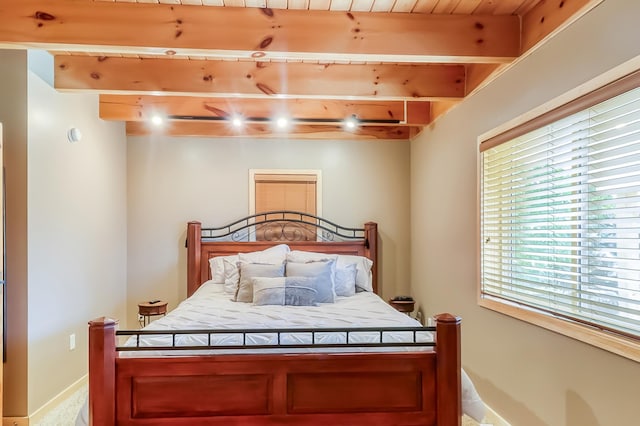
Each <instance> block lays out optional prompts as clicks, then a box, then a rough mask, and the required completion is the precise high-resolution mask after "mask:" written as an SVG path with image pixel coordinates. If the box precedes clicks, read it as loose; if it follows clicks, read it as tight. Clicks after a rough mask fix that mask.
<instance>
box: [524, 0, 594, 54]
mask: <svg viewBox="0 0 640 426" xmlns="http://www.w3.org/2000/svg"><path fill="white" fill-rule="evenodd" d="M602 1H603V0H571V1H568V0H548V1H541V2H539V3H538V4H537V5H536V6H535V7H533V9H531V10H530V11H529V12H528V13H527V14H526V15H524V16H523V18H522V53H524V52H526V51H528V50H529V49H531V48H533V47H534V46H536V45H538V43H540V42H541V41H542V40H544V39H545V38H547V37H550V36H553V34H557V33H558V32H560V31H562V30H563V29H564V28H566V27H567V26H569V25H570V24H572V23H573V22H575V21H576V20H578V19H579V18H580V17H582V16H583V15H584V14H585V13H587V12H588V11H590V10H591V9H593V8H594V7H596V6H597V5H598V4H600V3H602Z"/></svg>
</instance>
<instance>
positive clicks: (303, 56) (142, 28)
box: [0, 0, 520, 63]
mask: <svg viewBox="0 0 640 426" xmlns="http://www.w3.org/2000/svg"><path fill="white" fill-rule="evenodd" d="M11 45H13V46H18V47H39V48H45V49H48V50H78V51H90V52H104V53H109V52H111V53H115V52H121V53H122V52H125V53H137V54H165V53H166V54H172V55H191V56H194V55H199V56H209V57H218V58H225V57H228V58H256V57H264V58H267V59H293V60H325V61H327V60H329V61H336V60H337V61H378V62H393V63H397V62H438V63H443V62H458V63H463V62H465V63H468V62H509V61H511V60H512V59H513V58H515V57H517V56H518V54H519V53H520V22H519V18H518V17H517V16H513V15H502V16H494V15H486V16H483V15H457V14H454V15H430V14H408V13H406V14H405V13H357V12H333V11H308V10H278V9H259V8H233V7H224V8H218V7H198V6H189V5H171V4H147V3H123V2H117V3H114V2H93V1H86V0H20V1H8V0H7V1H2V2H0V47H2V46H5V47H6V46H11Z"/></svg>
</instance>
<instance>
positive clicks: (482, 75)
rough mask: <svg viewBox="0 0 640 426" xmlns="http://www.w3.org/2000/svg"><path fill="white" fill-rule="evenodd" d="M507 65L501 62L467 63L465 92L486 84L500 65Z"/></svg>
mask: <svg viewBox="0 0 640 426" xmlns="http://www.w3.org/2000/svg"><path fill="white" fill-rule="evenodd" d="M506 66H507V65H501V64H470V65H467V88H466V92H467V94H469V93H471V92H473V91H475V90H476V89H478V88H480V87H482V86H483V85H486V84H488V83H489V82H490V81H491V80H492V79H491V78H490V77H491V75H492V74H494V73H496V72H497V71H498V69H499V68H500V67H506Z"/></svg>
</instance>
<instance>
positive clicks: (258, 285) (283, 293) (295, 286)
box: [252, 277, 317, 306]
mask: <svg viewBox="0 0 640 426" xmlns="http://www.w3.org/2000/svg"><path fill="white" fill-rule="evenodd" d="M252 281H253V303H254V304H256V305H293V306H315V304H316V303H315V301H316V294H317V291H316V289H315V286H314V281H316V280H315V278H310V277H286V278H265V277H258V278H253V279H252Z"/></svg>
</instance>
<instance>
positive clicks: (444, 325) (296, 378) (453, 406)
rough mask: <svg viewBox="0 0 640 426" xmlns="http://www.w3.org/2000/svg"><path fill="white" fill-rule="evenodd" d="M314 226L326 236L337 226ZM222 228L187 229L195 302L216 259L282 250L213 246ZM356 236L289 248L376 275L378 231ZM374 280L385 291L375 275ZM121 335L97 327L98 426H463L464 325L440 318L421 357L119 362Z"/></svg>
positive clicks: (93, 393)
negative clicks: (344, 260) (338, 256)
mask: <svg viewBox="0 0 640 426" xmlns="http://www.w3.org/2000/svg"><path fill="white" fill-rule="evenodd" d="M290 216H291V215H290V213H287V217H290ZM316 219H318V220H317V225H318V226H320V227H322V228H323V231H322V232H318V235H320V234H321V233H324V232H325V231H326V229H325V228H326V227H325V225H326V223H329V224H331V222H325V221H323V220H322V219H319V218H316ZM255 221H256V219H255V217H253V219H250V224H249V226H250V227H253V228H252V229H255V228H256V227H257V226H256V225H255V223H254V222H255ZM304 221H305V222H307V221H309V218H308V217H307V218H305V219H304ZM321 221H323V222H321ZM323 223H324V225H323ZM272 225H273V223H270V224H269V225H268V226H269V227H271V226H272ZM298 225H299V224H298ZM331 225H333V224H331ZM276 226H280V225H279V222H278V224H277V225H276ZM304 226H305V227H306V226H307V225H306V224H305V225H304ZM220 229H226V227H223V228H209V229H202V228H201V224H200V223H199V222H189V224H188V229H187V251H188V254H187V258H188V279H187V287H188V294H189V295H191V294H192V293H193V292H194V291H195V290H196V289H197V288H198V287H199V286H200V284H202V283H203V282H204V281H206V280H207V279H209V277H210V273H209V262H208V259H210V258H211V257H214V256H220V255H229V254H236V253H239V252H249V251H255V250H261V249H264V248H266V247H268V246H271V245H274V244H275V243H276V242H275V241H249V242H246V241H245V242H229V241H224V242H219V241H211V240H209V238H208V236H209V235H211V234H212V232H213V231H217V230H220ZM283 229H284V228H283ZM319 229H320V228H319ZM341 229H347V228H341ZM331 230H332V232H333V228H331ZM231 231H232V233H231V234H234V233H235V235H238V234H237V232H236V231H235V230H233V229H231ZM357 231H359V236H357V237H353V238H355V239H352V240H351V241H329V242H326V241H286V242H287V244H289V245H290V247H291V248H292V249H296V250H308V251H316V252H326V253H342V254H358V255H363V256H367V257H369V258H371V259H372V260H374V268H375V267H376V266H377V265H376V263H375V261H376V260H377V238H378V237H377V226H376V224H375V223H367V224H365V227H364V229H361V230H357ZM314 233H315V231H314ZM285 234H286V233H283V234H281V235H280V237H282V236H283V235H284V236H287V235H288V236H289V237H290V236H291V234H287V235H285ZM349 234H351V231H349ZM203 235H204V236H205V238H204V239H203V238H202V236H203ZM312 238H315V237H312ZM312 238H308V236H307V237H306V239H312ZM331 238H333V236H332V237H331ZM348 238H349V239H351V238H352V237H348ZM248 239H252V238H248ZM280 240H281V238H280ZM280 242H282V241H278V242H277V243H280ZM373 279H374V289H375V290H376V291H377V290H378V286H377V277H376V270H375V269H374V273H373ZM116 326H117V322H116V321H115V320H112V319H108V318H99V319H96V320H94V321H91V322H90V323H89V424H90V425H94V426H95V425H100V426H112V425H160V426H161V425H224V426H233V425H248V426H253V425H257V426H260V425H301V426H305V425H306V426H311V425H313V426H316V425H349V426H356V425H380V426H382V425H384V426H392V425H439V426H450V425H460V424H461V415H462V411H461V410H462V409H461V364H460V319H459V318H457V317H454V316H452V315H449V314H442V315H439V316H437V317H436V326H435V328H433V330H435V335H436V339H435V347H434V350H433V351H413V352H358V353H295V354H282V353H280V354H249V353H246V354H242V353H239V354H232V355H198V356H166V357H121V356H120V352H119V351H118V349H117V344H116V341H117V337H116Z"/></svg>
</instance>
